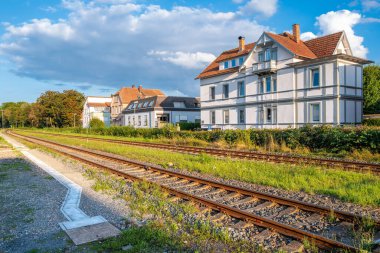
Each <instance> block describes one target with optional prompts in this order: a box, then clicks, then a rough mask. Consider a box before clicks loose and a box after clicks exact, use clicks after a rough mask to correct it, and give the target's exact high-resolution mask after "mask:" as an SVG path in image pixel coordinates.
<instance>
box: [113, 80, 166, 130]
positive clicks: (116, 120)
mask: <svg viewBox="0 0 380 253" xmlns="http://www.w3.org/2000/svg"><path fill="white" fill-rule="evenodd" d="M164 95H165V94H164V93H163V92H162V91H160V90H157V89H145V88H143V87H142V86H141V85H140V86H138V87H137V88H136V86H135V85H132V87H123V88H121V89H120V90H119V91H118V92H116V93H115V94H113V95H111V98H112V101H111V120H112V124H113V125H119V126H121V125H123V122H122V118H123V117H122V111H123V110H124V109H125V108H126V107H127V105H128V104H129V102H131V101H132V100H135V99H142V98H147V97H152V96H164Z"/></svg>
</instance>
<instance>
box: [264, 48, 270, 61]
mask: <svg viewBox="0 0 380 253" xmlns="http://www.w3.org/2000/svg"><path fill="white" fill-rule="evenodd" d="M270 52H271V49H270V48H267V49H265V61H270Z"/></svg>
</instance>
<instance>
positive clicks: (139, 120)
mask: <svg viewBox="0 0 380 253" xmlns="http://www.w3.org/2000/svg"><path fill="white" fill-rule="evenodd" d="M137 119H138V125H139V126H141V116H138V118H137Z"/></svg>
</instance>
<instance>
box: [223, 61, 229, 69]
mask: <svg viewBox="0 0 380 253" xmlns="http://www.w3.org/2000/svg"><path fill="white" fill-rule="evenodd" d="M228 67H229V63H228V61H225V62H223V68H224V69H228Z"/></svg>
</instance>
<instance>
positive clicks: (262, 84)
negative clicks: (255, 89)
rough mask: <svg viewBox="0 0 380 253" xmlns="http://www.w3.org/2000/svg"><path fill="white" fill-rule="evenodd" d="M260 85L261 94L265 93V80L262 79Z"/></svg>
mask: <svg viewBox="0 0 380 253" xmlns="http://www.w3.org/2000/svg"><path fill="white" fill-rule="evenodd" d="M259 87H260V94H263V93H264V83H263V80H261V81H260V83H259Z"/></svg>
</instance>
